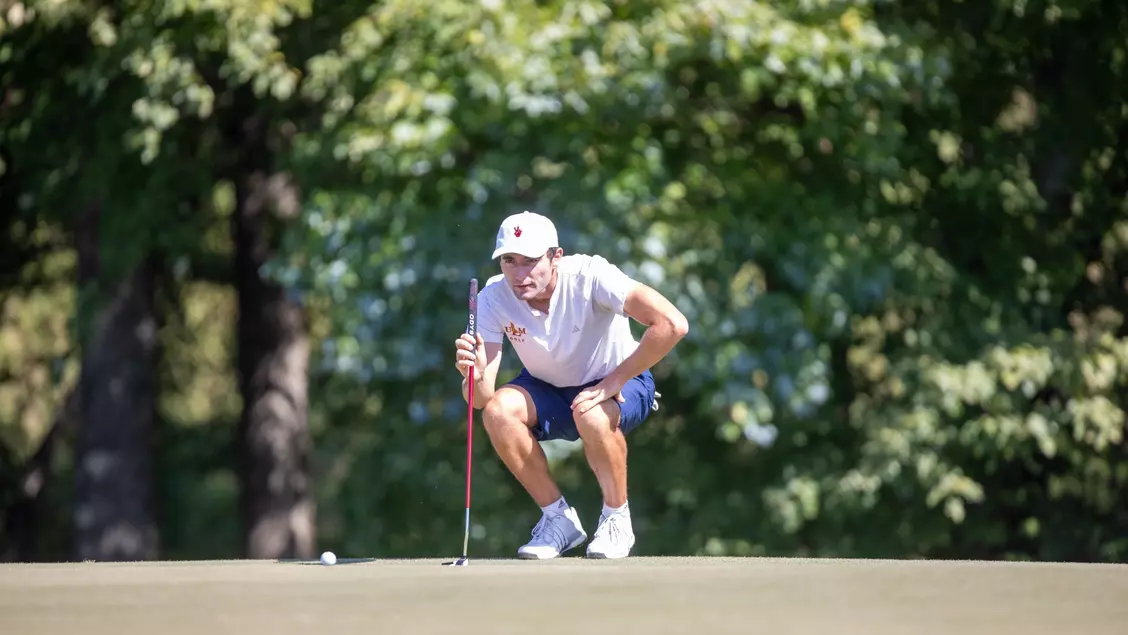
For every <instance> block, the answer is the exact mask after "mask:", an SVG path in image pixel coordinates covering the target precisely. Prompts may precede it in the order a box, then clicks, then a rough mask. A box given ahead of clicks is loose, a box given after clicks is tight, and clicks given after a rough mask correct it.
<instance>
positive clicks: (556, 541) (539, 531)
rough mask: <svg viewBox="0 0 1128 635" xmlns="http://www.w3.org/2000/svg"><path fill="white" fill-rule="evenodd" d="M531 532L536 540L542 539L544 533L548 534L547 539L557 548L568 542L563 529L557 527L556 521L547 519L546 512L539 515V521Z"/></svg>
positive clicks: (561, 547)
mask: <svg viewBox="0 0 1128 635" xmlns="http://www.w3.org/2000/svg"><path fill="white" fill-rule="evenodd" d="M531 533H532V536H533V538H534V539H537V540H544V534H546V533H547V534H549V535H548V537H547V541H548V542H551V543H552V544H553V545H554V546H555V547H556V548H557V549H563V548H564V546H565V545H566V544H567V542H568V541H567V537H566V536H565V535H564V530H563V529H560V528H559V527H557V526H556V523H554V522H552V521H551V520H550V519H549V516H548V514H545V515H544V516H541V519H540V522H538V523H537V524H536V526H535V527H533V531H532V532H531Z"/></svg>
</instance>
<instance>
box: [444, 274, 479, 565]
mask: <svg viewBox="0 0 1128 635" xmlns="http://www.w3.org/2000/svg"><path fill="white" fill-rule="evenodd" d="M469 305H470V312H469V319H468V321H467V324H466V332H467V333H469V334H470V339H471V340H473V341H474V347H475V350H477V340H478V337H477V329H476V325H475V323H474V322H475V318H476V316H477V313H478V279H477V278H471V279H470V302H469ZM474 368H475V366H473V365H472V366H470V374H469V375H468V376H467V377H468V379H469V383H468V385H469V386H470V389H469V390H468V391H467V399H466V401H467V404H466V522H465V529H464V530H463V534H462V557H461V558H459V559H458V560H455V561H453V562H444V563H443V565H445V566H454V567H467V566H470V560H469V558H468V557H467V553H466V552H467V549H468V548H469V546H470V460H471V457H472V456H473V449H474Z"/></svg>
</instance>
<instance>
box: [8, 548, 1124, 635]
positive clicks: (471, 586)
mask: <svg viewBox="0 0 1128 635" xmlns="http://www.w3.org/2000/svg"><path fill="white" fill-rule="evenodd" d="M441 562H443V561H441V560H356V561H350V560H348V559H342V561H341V562H339V563H338V564H337V565H334V566H323V565H321V564H319V563H316V562H313V563H296V562H269V561H222V562H152V563H121V564H114V563H105V564H77V563H76V564H0V633H11V634H12V635H17V634H18V635H48V634H51V635H54V634H60V635H61V634H66V635H73V634H74V633H82V634H83V635H126V634H129V633H138V634H144V635H149V634H156V633H160V634H161V635H221V634H225V633H270V634H272V635H287V634H290V633H294V634H297V633H301V634H302V635H309V633H311V632H324V633H331V634H332V635H345V634H351V633H364V634H365V635H375V634H380V633H388V634H399V633H403V634H404V635H407V634H414V633H444V634H450V635H477V634H482V635H485V634H490V635H496V634H502V633H515V634H516V633H520V634H521V635H528V634H529V633H536V634H537V635H549V634H555V633H561V634H564V633H567V634H568V635H576V634H577V633H583V634H585V635H591V634H596V633H623V634H624V635H625V634H627V633H642V634H645V635H654V634H658V633H671V634H672V633H678V634H687V633H688V634H691V635H715V634H720V633H741V634H742V635H747V634H749V633H764V634H771V635H784V634H792V633H794V634H799V633H811V634H819V635H824V634H826V635H829V634H835V635H847V634H852V633H857V634H859V635H863V634H864V635H881V634H885V633H888V634H891V635H892V634H897V635H904V634H907V633H913V634H914V635H919V634H932V633H945V634H948V633H951V634H955V633H958V632H959V631H961V630H962V631H965V632H967V633H983V634H987V633H990V634H991V635H1003V634H1005V633H1016V634H1021V635H1034V634H1040V633H1045V634H1047V635H1049V634H1053V635H1061V634H1062V633H1067V632H1071V633H1085V635H1098V634H1103V633H1110V634H1111V633H1117V634H1120V633H1125V632H1128V601H1126V600H1125V598H1128V566H1121V565H1082V564H1048V563H1045V564H1043V563H991V562H952V561H948V562H943V561H932V562H925V561H889V560H885V561H881V560H830V559H826V560H816V559H772V558H748V559H738V558H637V557H636V558H629V559H626V560H619V561H599V560H585V559H583V558H575V557H569V558H562V559H559V560H555V561H547V562H526V561H517V560H474V559H473V558H472V559H471V561H470V566H469V567H465V568H462V567H445V566H441V564H440V563H441Z"/></svg>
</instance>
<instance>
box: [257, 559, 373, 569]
mask: <svg viewBox="0 0 1128 635" xmlns="http://www.w3.org/2000/svg"><path fill="white" fill-rule="evenodd" d="M376 560H377V558H337V562H336V564H331V565H326V564H321V561H320V560H275V561H274V562H275V563H276V564H312V565H317V566H319V567H337V566H340V565H342V564H361V563H365V562H376Z"/></svg>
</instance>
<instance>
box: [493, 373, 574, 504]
mask: <svg viewBox="0 0 1128 635" xmlns="http://www.w3.org/2000/svg"><path fill="white" fill-rule="evenodd" d="M536 420H537V410H536V406H534V405H533V400H532V398H530V397H529V393H527V392H525V389H523V388H520V387H517V386H503V387H501V388H499V389H498V390H497V392H495V393H494V395H493V397H492V398H491V399H490V401H489V403H488V404H486V407H485V408H483V409H482V421H483V425H484V427H485V429H486V434H488V435H489V438H490V443H492V444H493V447H494V450H495V451H496V452H497V454H498V456H499V457H500V458H501V460H502V462H503V463H505V466H506V467H507V468H509V471H510V472H512V474H513V476H514V477H516V478H517V481H518V482H519V483H521V485H522V487H524V488H525V491H527V492H528V493H529V495H530V496H532V497H533V500H534V501H536V503H537V505H538V506H540V507H545V506H546V505H550V504H552V503H554V502H556V501H557V500H559V499H560V488H558V487H557V486H556V481H554V480H553V479H552V475H551V474H550V473H549V471H548V459H547V458H546V457H545V455H544V450H543V449H542V448H541V446H540V444H539V443H537V440H536V438H535V437H534V436H533V433H532V432H531V431H530V430H529V424H528V422H531V421H536Z"/></svg>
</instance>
